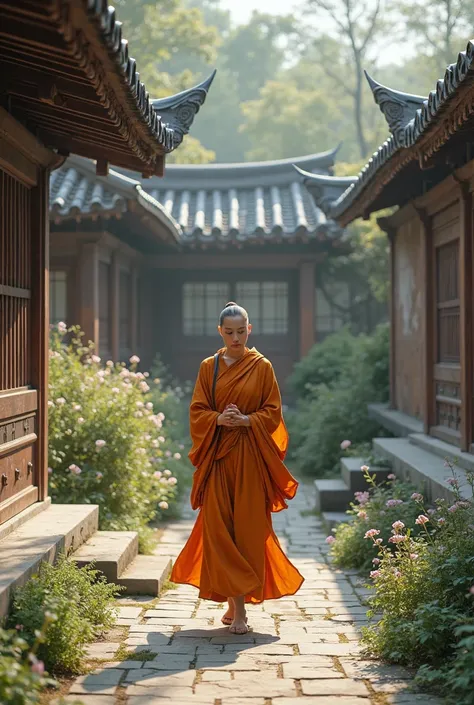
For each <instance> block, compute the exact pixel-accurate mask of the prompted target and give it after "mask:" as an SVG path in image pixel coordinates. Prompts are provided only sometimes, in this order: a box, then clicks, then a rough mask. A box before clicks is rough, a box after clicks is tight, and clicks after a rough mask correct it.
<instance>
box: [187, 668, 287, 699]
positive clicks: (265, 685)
mask: <svg viewBox="0 0 474 705" xmlns="http://www.w3.org/2000/svg"><path fill="white" fill-rule="evenodd" d="M242 687H243V685H242V683H239V682H237V681H223V682H218V683H212V684H211V683H198V684H197V686H196V693H197V694H198V695H213V696H214V697H215V698H222V699H224V700H225V698H226V697H229V695H230V694H231V693H235V694H237V695H238V696H239V697H240V698H242ZM252 695H253V696H254V697H263V698H280V697H283V696H285V695H286V696H293V695H296V688H295V685H294V682H293V681H292V680H288V679H286V678H275V677H273V676H270V677H268V679H267V677H265V676H264V674H262V676H261V677H260V678H258V680H257V679H254V680H253V682H252Z"/></svg>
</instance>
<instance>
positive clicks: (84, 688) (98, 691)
mask: <svg viewBox="0 0 474 705" xmlns="http://www.w3.org/2000/svg"><path fill="white" fill-rule="evenodd" d="M116 689H117V687H116V686H115V685H101V684H100V683H96V684H95V685H93V684H92V683H84V684H82V683H78V682H74V683H73V684H72V685H71V687H70V688H69V693H70V694H71V695H87V694H90V695H115V691H116Z"/></svg>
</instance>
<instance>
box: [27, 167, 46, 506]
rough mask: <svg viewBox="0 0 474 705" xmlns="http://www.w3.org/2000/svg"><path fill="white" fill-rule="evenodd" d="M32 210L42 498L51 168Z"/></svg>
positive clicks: (37, 468) (34, 376) (37, 461)
mask: <svg viewBox="0 0 474 705" xmlns="http://www.w3.org/2000/svg"><path fill="white" fill-rule="evenodd" d="M31 196H32V213H31V224H32V226H31V227H32V231H31V272H32V287H31V294H32V295H31V313H32V320H31V343H30V345H31V383H32V386H33V387H34V388H35V389H36V390H37V394H38V396H37V400H38V410H37V426H36V428H37V436H38V441H37V443H36V445H35V456H34V459H33V471H34V473H35V475H34V477H35V478H36V483H35V484H37V485H38V499H39V500H40V501H42V500H44V499H46V497H47V496H48V365H49V221H48V211H49V172H48V171H47V170H46V169H42V170H41V171H40V172H39V175H38V185H37V186H36V187H35V188H34V189H33V191H32V194H31Z"/></svg>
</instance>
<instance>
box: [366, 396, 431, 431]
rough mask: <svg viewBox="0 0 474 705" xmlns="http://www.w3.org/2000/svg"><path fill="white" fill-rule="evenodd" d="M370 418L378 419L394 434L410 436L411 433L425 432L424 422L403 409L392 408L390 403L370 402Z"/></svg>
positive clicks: (378, 421)
mask: <svg viewBox="0 0 474 705" xmlns="http://www.w3.org/2000/svg"><path fill="white" fill-rule="evenodd" d="M368 412H369V418H371V419H373V420H374V421H377V423H379V424H380V425H381V426H382V427H383V428H385V429H387V431H390V433H393V435H394V436H402V437H405V436H409V435H410V433H423V422H422V421H420V420H419V419H415V418H414V417H413V416H408V414H404V413H403V412H402V411H397V410H396V409H390V408H389V406H388V404H369V405H368Z"/></svg>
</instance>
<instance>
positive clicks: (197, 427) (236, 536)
mask: <svg viewBox="0 0 474 705" xmlns="http://www.w3.org/2000/svg"><path fill="white" fill-rule="evenodd" d="M218 330H219V333H220V335H221V337H222V339H223V341H224V347H223V348H222V349H221V350H219V351H218V353H216V355H215V356H214V357H209V358H207V359H206V360H204V361H203V362H202V363H201V367H200V370H199V375H198V379H197V382H196V386H195V389H194V394H193V398H192V401H191V406H190V421H191V436H192V441H193V446H192V449H191V452H190V454H189V457H190V459H191V462H192V463H193V465H194V466H195V468H196V471H195V473H194V479H193V489H192V492H191V505H192V507H193V509H200V510H201V511H200V512H199V515H198V517H197V520H196V524H195V525H194V528H193V531H192V533H191V536H190V537H189V540H188V542H187V543H186V545H185V547H184V548H183V550H182V551H181V554H180V555H179V557H178V559H177V561H176V563H175V565H174V568H173V571H172V574H171V580H172V581H173V582H176V583H187V584H190V585H194V586H195V587H198V588H199V596H200V597H201V598H204V599H208V600H214V601H216V602H225V601H226V600H227V601H228V610H227V612H226V614H225V615H224V616H223V618H222V622H223V623H224V624H228V625H230V631H231V632H232V633H233V634H245V633H246V632H247V631H248V627H247V618H246V612H245V604H246V603H247V602H251V603H259V602H262V601H263V600H268V599H275V598H278V597H283V596H285V595H293V594H294V593H295V592H297V590H298V589H299V588H300V587H301V584H302V582H303V580H304V579H303V577H302V576H301V574H300V573H299V572H298V571H297V570H296V568H295V567H294V566H293V565H292V564H291V563H290V561H289V560H288V558H287V557H286V556H285V554H284V553H283V551H282V549H281V547H280V544H279V542H278V539H277V537H276V535H275V533H274V531H273V528H272V520H271V512H272V511H273V512H279V511H281V510H282V509H285V508H286V507H287V504H286V500H287V499H292V498H293V497H294V496H295V493H296V490H297V487H298V483H297V482H296V480H295V479H294V478H293V477H292V476H291V474H290V473H289V471H288V470H287V468H286V467H285V465H284V464H283V459H284V457H285V453H286V449H287V445H288V433H287V430H286V427H285V424H284V422H283V418H282V414H281V398H280V391H279V389H278V383H277V381H276V378H275V374H274V372H273V367H272V365H271V363H270V362H269V361H268V360H267V359H266V358H265V357H264V356H263V355H261V354H260V353H259V352H258V351H257V350H255V348H252V349H249V348H247V347H246V343H247V340H248V336H249V334H250V332H251V330H252V326H251V324H250V323H249V320H248V315H247V312H246V311H245V309H243V308H242V307H241V306H237V304H235V303H234V302H230V303H228V304H226V306H225V308H224V310H223V311H222V313H221V315H220V320H219V326H218Z"/></svg>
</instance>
